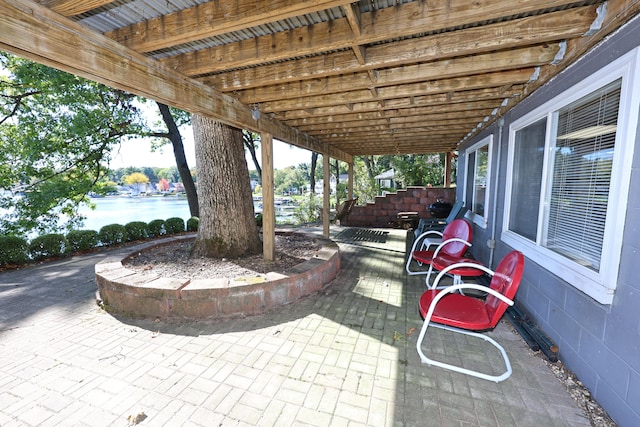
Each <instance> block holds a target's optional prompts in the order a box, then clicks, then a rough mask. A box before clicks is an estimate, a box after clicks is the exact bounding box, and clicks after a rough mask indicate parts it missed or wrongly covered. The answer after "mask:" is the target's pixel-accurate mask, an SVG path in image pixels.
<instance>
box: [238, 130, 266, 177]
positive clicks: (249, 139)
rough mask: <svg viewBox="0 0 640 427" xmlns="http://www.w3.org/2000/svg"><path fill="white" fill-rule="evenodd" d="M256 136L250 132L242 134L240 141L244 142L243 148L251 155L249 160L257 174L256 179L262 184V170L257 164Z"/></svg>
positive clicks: (258, 163)
mask: <svg viewBox="0 0 640 427" xmlns="http://www.w3.org/2000/svg"><path fill="white" fill-rule="evenodd" d="M258 139H259V138H257V134H254V133H253V132H250V131H245V132H242V140H243V142H244V146H245V147H247V150H249V154H251V160H253V165H254V166H255V167H256V171H257V172H258V177H259V178H260V182H261V183H262V168H261V167H260V162H258V155H257V154H256V141H258Z"/></svg>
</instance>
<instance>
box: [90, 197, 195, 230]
mask: <svg viewBox="0 0 640 427" xmlns="http://www.w3.org/2000/svg"><path fill="white" fill-rule="evenodd" d="M91 200H92V202H93V203H95V205H96V209H95V210H91V209H89V208H88V207H82V208H81V209H80V213H81V214H82V215H84V216H86V217H87V219H85V220H84V227H83V228H84V229H87V230H96V231H100V229H101V228H102V227H104V226H105V225H109V224H122V225H124V224H126V223H128V222H131V221H144V222H147V223H148V222H150V221H152V220H154V219H165V220H166V219H167V218H171V217H179V218H182V219H184V220H185V222H186V221H187V220H188V219H189V218H190V217H191V215H190V213H189V205H188V204H187V199H186V198H185V197H176V196H167V197H155V196H154V197H104V198H98V199H91Z"/></svg>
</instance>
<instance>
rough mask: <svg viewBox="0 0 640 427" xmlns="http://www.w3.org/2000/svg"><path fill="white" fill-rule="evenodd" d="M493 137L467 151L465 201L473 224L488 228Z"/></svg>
mask: <svg viewBox="0 0 640 427" xmlns="http://www.w3.org/2000/svg"><path fill="white" fill-rule="evenodd" d="M492 145H493V136H489V137H487V138H485V139H483V140H482V141H480V142H479V143H477V144H475V145H473V146H471V147H469V149H468V150H467V151H466V155H465V157H466V163H465V164H466V172H467V173H466V175H465V185H464V195H463V200H464V203H465V206H466V207H467V209H469V211H470V215H471V217H472V219H473V222H474V223H476V224H478V225H480V226H481V227H486V226H487V214H488V207H489V182H490V176H491V174H490V172H491V166H490V159H491V148H492Z"/></svg>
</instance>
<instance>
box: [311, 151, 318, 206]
mask: <svg viewBox="0 0 640 427" xmlns="http://www.w3.org/2000/svg"><path fill="white" fill-rule="evenodd" d="M317 164H318V153H316V152H315V151H313V152H312V153H311V173H310V174H311V196H314V195H315V194H316V166H317Z"/></svg>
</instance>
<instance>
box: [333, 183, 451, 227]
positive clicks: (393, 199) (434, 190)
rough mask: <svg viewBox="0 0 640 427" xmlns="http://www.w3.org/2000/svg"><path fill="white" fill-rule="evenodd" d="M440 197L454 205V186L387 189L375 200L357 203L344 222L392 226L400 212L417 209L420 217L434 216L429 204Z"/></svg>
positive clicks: (351, 224)
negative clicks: (387, 190)
mask: <svg viewBox="0 0 640 427" xmlns="http://www.w3.org/2000/svg"><path fill="white" fill-rule="evenodd" d="M438 200H443V201H445V202H448V203H451V204H452V205H453V204H454V203H455V200H456V190H455V188H441V187H409V188H406V189H402V190H398V191H397V192H396V193H387V194H386V195H385V196H378V197H376V199H375V201H374V202H373V203H367V204H366V205H357V206H354V207H353V210H352V211H351V213H350V214H349V216H348V217H347V218H346V219H344V220H342V222H341V223H342V225H348V226H352V227H381V228H385V227H391V223H392V222H394V221H396V220H397V219H398V212H418V215H419V216H420V218H431V214H430V213H429V205H430V204H432V203H434V202H436V201H438Z"/></svg>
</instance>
